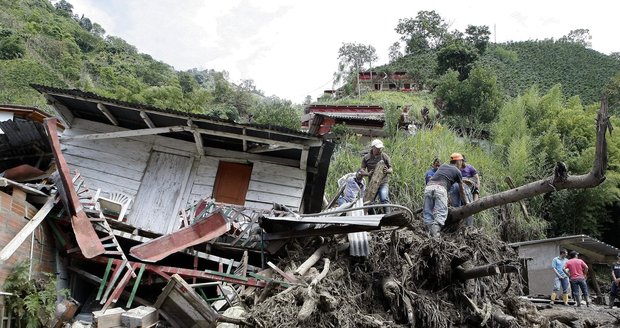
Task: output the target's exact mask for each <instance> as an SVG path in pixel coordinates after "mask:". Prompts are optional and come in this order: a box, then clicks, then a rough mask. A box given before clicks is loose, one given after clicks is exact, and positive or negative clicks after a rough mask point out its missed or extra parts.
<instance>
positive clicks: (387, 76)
mask: <svg viewBox="0 0 620 328" xmlns="http://www.w3.org/2000/svg"><path fill="white" fill-rule="evenodd" d="M358 74H359V75H358V80H359V83H360V89H361V91H404V92H409V91H417V90H420V89H421V83H420V82H419V81H418V80H417V79H415V78H414V77H413V76H411V75H410V74H409V73H407V72H405V71H395V72H391V73H388V72H377V71H366V72H359V73H358Z"/></svg>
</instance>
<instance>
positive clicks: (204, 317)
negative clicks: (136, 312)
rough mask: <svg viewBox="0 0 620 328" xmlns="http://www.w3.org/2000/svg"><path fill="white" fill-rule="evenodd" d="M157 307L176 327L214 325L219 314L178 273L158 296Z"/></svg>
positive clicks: (186, 327)
mask: <svg viewBox="0 0 620 328" xmlns="http://www.w3.org/2000/svg"><path fill="white" fill-rule="evenodd" d="M155 308H156V309H158V310H159V311H160V313H161V314H162V316H163V317H164V318H165V319H166V320H167V321H168V322H170V323H171V324H172V325H173V326H174V327H175V328H202V327H204V328H208V327H213V325H214V324H215V323H216V322H217V320H218V318H219V314H218V313H217V312H216V311H215V310H214V309H213V308H212V307H211V306H210V305H209V304H208V303H207V302H206V301H205V300H204V299H202V298H201V297H200V296H199V295H198V294H197V293H196V292H194V289H193V288H192V287H190V286H189V285H188V284H187V282H185V280H183V278H181V276H179V275H178V274H174V275H172V278H171V279H170V281H169V282H168V284H167V285H166V287H165V288H164V290H163V291H162V293H161V294H160V295H159V297H157V301H156V302H155Z"/></svg>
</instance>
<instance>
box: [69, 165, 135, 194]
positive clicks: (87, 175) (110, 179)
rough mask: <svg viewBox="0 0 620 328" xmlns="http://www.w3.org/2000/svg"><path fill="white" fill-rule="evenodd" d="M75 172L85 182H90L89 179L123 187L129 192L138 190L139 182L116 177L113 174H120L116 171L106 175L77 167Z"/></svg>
mask: <svg viewBox="0 0 620 328" xmlns="http://www.w3.org/2000/svg"><path fill="white" fill-rule="evenodd" d="M77 170H78V171H79V172H80V173H81V174H82V176H83V177H84V179H86V180H91V179H94V180H99V181H102V182H105V183H108V184H112V185H117V186H123V187H125V188H126V189H129V190H138V188H140V181H139V180H133V179H129V178H128V177H124V176H120V175H116V174H115V173H119V174H122V173H120V172H118V171H117V172H109V173H108V174H105V172H101V171H97V170H93V169H90V168H85V167H79V168H77ZM89 184H90V183H89ZM108 191H114V190H108Z"/></svg>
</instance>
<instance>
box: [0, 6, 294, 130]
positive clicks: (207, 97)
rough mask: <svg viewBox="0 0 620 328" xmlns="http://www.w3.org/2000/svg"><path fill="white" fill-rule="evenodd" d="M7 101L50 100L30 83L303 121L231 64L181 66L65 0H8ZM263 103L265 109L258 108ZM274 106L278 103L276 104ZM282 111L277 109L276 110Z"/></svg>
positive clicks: (2, 68) (2, 94)
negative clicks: (225, 67) (226, 68)
mask: <svg viewBox="0 0 620 328" xmlns="http://www.w3.org/2000/svg"><path fill="white" fill-rule="evenodd" d="M0 7H1V8H2V11H0V76H1V77H2V78H1V79H0V103H15V104H23V105H35V106H38V107H42V108H44V106H45V100H44V99H43V97H41V96H40V95H39V94H38V93H37V92H36V91H35V90H34V89H32V88H31V87H30V86H29V84H30V83H38V84H44V85H49V86H54V87H60V88H78V89H81V90H85V91H91V92H95V93H97V94H100V95H102V96H106V97H110V98H115V99H119V100H123V101H128V102H137V103H146V104H150V105H154V106H157V107H161V108H174V109H177V110H182V111H189V112H196V113H203V114H209V115H213V116H216V117H219V118H222V119H231V120H240V121H246V120H247V119H248V117H249V116H250V114H252V117H253V120H254V121H256V122H260V123H265V124H272V122H273V120H274V117H281V116H282V115H281V114H282V113H283V112H282V109H283V108H285V109H286V110H285V111H284V114H285V116H286V117H288V119H287V120H284V121H282V122H280V124H281V125H286V126H288V127H292V128H297V127H298V126H299V124H298V121H299V113H300V109H299V108H296V107H294V106H293V105H292V103H291V102H290V101H288V100H283V99H279V98H277V97H275V96H272V97H269V98H265V97H264V96H263V95H262V92H260V90H258V89H257V88H256V86H255V85H254V83H253V81H252V80H246V81H241V82H240V83H238V84H234V83H231V82H230V81H229V79H228V76H227V73H226V72H217V71H214V70H198V69H191V70H188V71H175V70H174V68H173V67H172V66H170V65H168V64H165V63H163V62H160V61H157V60H155V59H153V58H152V57H151V56H149V55H147V54H142V53H139V52H138V51H137V49H136V47H134V46H132V45H130V44H128V43H127V42H125V41H124V40H123V39H121V38H119V37H115V36H111V35H105V30H104V29H103V28H102V27H101V26H100V25H99V24H97V23H94V22H91V21H90V19H88V18H87V17H84V16H83V15H82V16H81V17H80V16H77V15H75V14H74V13H73V6H72V5H71V4H70V3H68V2H66V1H65V0H61V1H59V2H56V3H55V4H54V5H52V4H51V3H50V2H49V1H47V0H22V1H10V0H0ZM256 108H260V110H255V109H256ZM272 108H273V109H274V110H273V111H272V110H271V109H272ZM274 112H275V114H274Z"/></svg>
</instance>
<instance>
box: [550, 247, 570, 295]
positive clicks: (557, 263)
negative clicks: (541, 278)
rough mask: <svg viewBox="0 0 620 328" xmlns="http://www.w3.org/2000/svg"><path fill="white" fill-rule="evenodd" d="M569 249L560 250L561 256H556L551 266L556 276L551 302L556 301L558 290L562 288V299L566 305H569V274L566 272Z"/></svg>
mask: <svg viewBox="0 0 620 328" xmlns="http://www.w3.org/2000/svg"><path fill="white" fill-rule="evenodd" d="M567 253H568V252H567V251H566V250H565V249H562V250H561V251H560V256H556V257H554V258H553V261H551V268H552V269H553V273H554V274H555V277H554V279H553V292H552V293H551V304H553V302H555V299H556V297H557V295H558V294H557V292H558V291H559V290H560V288H562V301H563V302H564V305H568V276H567V275H566V272H564V265H565V264H566V261H568V259H566V255H567Z"/></svg>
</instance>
